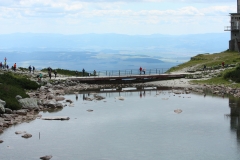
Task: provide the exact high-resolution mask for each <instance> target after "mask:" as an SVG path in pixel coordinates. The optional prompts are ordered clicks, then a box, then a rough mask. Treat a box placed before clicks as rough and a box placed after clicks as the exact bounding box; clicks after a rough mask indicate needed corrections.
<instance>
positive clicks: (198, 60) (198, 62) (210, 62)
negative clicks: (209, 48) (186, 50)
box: [168, 51, 240, 72]
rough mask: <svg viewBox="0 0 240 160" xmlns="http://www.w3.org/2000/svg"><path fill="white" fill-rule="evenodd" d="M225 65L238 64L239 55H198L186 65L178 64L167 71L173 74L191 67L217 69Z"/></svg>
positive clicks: (222, 53)
mask: <svg viewBox="0 0 240 160" xmlns="http://www.w3.org/2000/svg"><path fill="white" fill-rule="evenodd" d="M222 62H224V63H225V65H229V64H238V63H240V54H239V53H238V52H229V51H225V52H221V53H214V54H199V55H197V56H195V57H192V59H191V60H190V61H188V62H186V63H183V64H180V65H178V66H177V67H172V68H171V69H169V70H168V72H174V71H178V70H181V69H183V68H188V67H193V66H196V68H203V66H204V65H206V66H207V67H213V68H214V67H217V66H220V65H221V64H222Z"/></svg>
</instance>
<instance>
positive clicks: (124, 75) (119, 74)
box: [69, 69, 186, 84]
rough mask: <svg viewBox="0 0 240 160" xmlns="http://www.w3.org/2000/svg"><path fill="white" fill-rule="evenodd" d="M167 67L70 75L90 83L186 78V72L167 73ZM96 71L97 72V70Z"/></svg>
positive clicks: (140, 81)
mask: <svg viewBox="0 0 240 160" xmlns="http://www.w3.org/2000/svg"><path fill="white" fill-rule="evenodd" d="M166 70H167V69H153V70H147V71H145V72H141V73H140V72H139V71H138V70H124V71H121V70H119V71H104V72H98V73H97V74H89V76H81V77H78V76H76V77H69V79H70V80H72V81H80V82H82V83H90V84H125V83H142V82H149V81H158V80H167V79H177V78H184V77H185V76H186V74H184V73H165V72H166ZM95 73H96V72H95Z"/></svg>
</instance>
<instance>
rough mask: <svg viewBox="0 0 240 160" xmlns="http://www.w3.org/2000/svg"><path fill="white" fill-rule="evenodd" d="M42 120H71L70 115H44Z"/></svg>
mask: <svg viewBox="0 0 240 160" xmlns="http://www.w3.org/2000/svg"><path fill="white" fill-rule="evenodd" d="M41 119H42V120H69V119H70V118H69V117H66V116H53V117H42V118H41Z"/></svg>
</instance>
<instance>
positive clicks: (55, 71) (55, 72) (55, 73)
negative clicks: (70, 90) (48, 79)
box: [53, 69, 57, 78]
mask: <svg viewBox="0 0 240 160" xmlns="http://www.w3.org/2000/svg"><path fill="white" fill-rule="evenodd" d="M53 73H54V75H55V78H56V77H57V70H56V69H55V70H54V71H53Z"/></svg>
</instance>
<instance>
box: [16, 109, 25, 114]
mask: <svg viewBox="0 0 240 160" xmlns="http://www.w3.org/2000/svg"><path fill="white" fill-rule="evenodd" d="M16 114H18V115H27V111H26V110H23V109H21V110H17V111H16Z"/></svg>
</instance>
